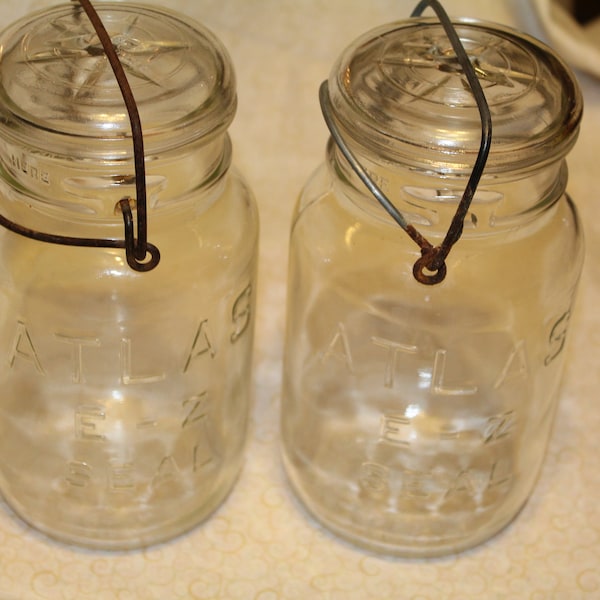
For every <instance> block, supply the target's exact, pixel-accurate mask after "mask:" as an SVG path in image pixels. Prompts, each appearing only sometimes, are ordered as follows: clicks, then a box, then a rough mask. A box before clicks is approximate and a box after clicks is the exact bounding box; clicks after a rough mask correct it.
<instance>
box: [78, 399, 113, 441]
mask: <svg viewBox="0 0 600 600" xmlns="http://www.w3.org/2000/svg"><path fill="white" fill-rule="evenodd" d="M105 420H106V412H105V411H104V407H102V406H78V407H77V409H76V410H75V437H76V438H77V439H78V440H89V441H102V440H104V439H106V436H105V435H103V434H102V433H99V428H100V427H101V425H102V423H104V421H105ZM100 431H101V429H100Z"/></svg>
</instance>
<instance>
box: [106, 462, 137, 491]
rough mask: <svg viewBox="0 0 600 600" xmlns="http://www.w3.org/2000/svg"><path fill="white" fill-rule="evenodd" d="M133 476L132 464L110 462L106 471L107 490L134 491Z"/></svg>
mask: <svg viewBox="0 0 600 600" xmlns="http://www.w3.org/2000/svg"><path fill="white" fill-rule="evenodd" d="M133 474H134V465H133V464H132V463H116V462H111V463H110V465H109V469H108V486H109V489H110V490H112V491H115V492H123V491H130V490H134V489H135V481H134V478H133Z"/></svg>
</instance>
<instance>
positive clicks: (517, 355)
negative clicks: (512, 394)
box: [494, 340, 528, 389]
mask: <svg viewBox="0 0 600 600" xmlns="http://www.w3.org/2000/svg"><path fill="white" fill-rule="evenodd" d="M527 374H528V371H527V356H526V353H525V342H524V341H523V340H520V341H518V342H517V343H516V344H515V347H514V348H513V349H512V352H511V353H510V354H509V356H508V359H507V361H506V364H505V365H504V367H503V368H502V371H501V372H500V375H499V376H498V379H497V380H496V383H495V384H494V388H495V389H499V388H501V387H502V386H503V385H504V383H505V382H506V381H507V380H509V379H513V378H515V377H527Z"/></svg>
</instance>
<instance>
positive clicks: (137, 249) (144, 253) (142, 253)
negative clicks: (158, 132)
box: [0, 0, 160, 271]
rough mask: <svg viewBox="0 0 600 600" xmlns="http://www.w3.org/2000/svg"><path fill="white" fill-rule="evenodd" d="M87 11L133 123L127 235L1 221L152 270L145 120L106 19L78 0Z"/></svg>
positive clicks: (155, 255)
mask: <svg viewBox="0 0 600 600" xmlns="http://www.w3.org/2000/svg"><path fill="white" fill-rule="evenodd" d="M75 1H76V2H78V3H79V4H80V5H81V7H82V8H83V10H84V11H85V13H86V15H87V17H88V19H89V20H90V22H91V24H92V26H93V27H94V30H95V31H96V34H97V36H98V38H99V40H100V43H101V44H102V48H103V49H104V52H105V54H106V56H107V59H108V61H109V63H110V66H111V68H112V70H113V73H114V75H115V78H116V80H117V83H118V85H119V89H120V90H121V95H122V96H123V101H124V102H125V106H126V108H127V112H128V115H129V121H130V124H131V134H132V140H133V153H134V164H135V187H136V198H135V199H132V198H129V197H127V198H123V199H121V200H120V201H119V203H118V206H119V208H120V209H121V212H122V214H123V225H124V232H125V239H123V240H118V239H96V238H84V237H70V236H63V235H56V234H52V233H46V232H41V231H36V230H33V229H30V228H28V227H25V226H23V225H20V224H18V223H14V222H13V221H11V220H9V219H7V218H6V217H4V216H2V215H0V225H2V226H4V227H6V228H7V229H9V230H10V231H13V232H14V233H18V234H19V235H23V236H25V237H28V238H31V239H34V240H38V241H41V242H48V243H51V244H63V245H66V246H81V247H92V248H123V249H125V254H126V257H127V264H128V265H129V266H130V267H131V268H132V269H134V270H135V271H150V270H152V269H154V267H156V265H158V263H159V261H160V252H159V250H158V248H157V247H156V246H154V245H153V244H149V243H148V237H147V236H148V234H147V231H148V222H147V219H148V217H147V210H146V205H147V203H146V170H145V162H144V137H143V133H142V127H141V121H140V117H139V113H138V109H137V103H136V101H135V98H134V96H133V92H132V91H131V87H130V86H129V82H128V80H127V76H126V75H125V71H124V69H123V66H122V65H121V61H120V60H119V57H118V56H117V52H116V50H115V47H114V45H113V43H112V41H111V39H110V35H109V34H108V32H107V31H106V28H105V27H104V25H103V23H102V20H101V19H100V17H99V15H98V13H97V12H96V10H95V9H94V7H93V6H92V4H91V3H90V1H89V0H75ZM132 205H133V206H134V207H135V210H136V214H137V223H136V225H137V237H136V231H135V230H136V226H135V225H134V219H133V213H132Z"/></svg>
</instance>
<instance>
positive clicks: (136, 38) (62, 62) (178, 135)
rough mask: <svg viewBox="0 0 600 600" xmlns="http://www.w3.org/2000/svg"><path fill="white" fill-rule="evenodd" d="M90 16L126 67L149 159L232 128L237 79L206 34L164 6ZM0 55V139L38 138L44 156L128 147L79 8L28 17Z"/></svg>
mask: <svg viewBox="0 0 600 600" xmlns="http://www.w3.org/2000/svg"><path fill="white" fill-rule="evenodd" d="M96 10H97V12H98V14H99V15H100V18H101V19H102V21H103V23H104V26H105V28H106V29H107V31H108V33H109V35H110V36H111V39H112V41H113V44H114V46H115V48H116V50H117V53H118V56H119V58H120V60H121V63H122V64H123V66H124V68H125V72H126V75H127V78H128V81H129V84H130V86H131V88H132V91H133V94H134V96H135V99H136V101H137V104H138V109H139V113H140V118H141V122H142V127H143V131H144V139H145V145H146V149H147V151H148V153H153V152H157V151H160V150H166V149H170V148H172V147H176V146H180V145H182V144H186V143H191V142H193V141H194V140H196V139H199V138H204V137H206V136H212V135H213V134H216V133H219V132H221V131H223V130H224V129H225V128H226V127H227V126H228V125H229V124H230V122H231V120H232V119H233V115H234V113H235V108H236V95H235V81H234V75H233V70H232V67H231V62H230V60H229V57H228V55H227V52H226V50H225V48H224V47H223V46H222V44H221V43H220V42H219V41H218V40H217V38H215V36H214V35H213V34H212V33H210V32H209V31H208V30H207V29H205V28H204V27H202V26H200V25H198V24H196V23H193V22H190V20H188V19H185V20H183V17H182V16H180V15H177V14H176V13H174V12H171V11H168V10H165V9H164V8H160V7H151V6H142V5H136V4H129V3H124V2H119V3H106V2H100V3H97V6H96ZM0 47H1V49H2V51H1V55H0V116H1V118H0V122H1V125H0V126H1V128H2V130H3V133H5V134H6V135H9V136H10V135H11V134H12V135H15V134H16V135H19V136H20V137H21V138H22V137H23V136H27V137H28V139H31V138H29V135H28V134H31V133H34V134H35V138H34V139H37V140H38V142H37V143H38V144H49V145H50V148H49V149H53V147H54V145H56V144H57V143H59V144H61V143H62V144H64V142H65V140H66V139H67V138H69V137H70V138H72V139H73V140H79V143H80V146H81V151H82V152H83V153H85V152H88V151H90V148H89V144H91V148H93V149H95V151H98V149H99V148H100V145H99V144H98V143H96V142H99V141H100V140H104V141H111V140H112V141H114V142H115V143H117V144H118V141H119V140H122V139H124V138H130V124H129V117H128V114H127V110H126V108H125V104H124V101H123V98H122V95H121V92H120V90H119V88H118V86H117V83H116V79H115V77H114V74H113V72H112V69H111V67H110V64H109V62H108V59H107V58H106V56H105V53H104V51H103V48H102V45H101V43H100V41H99V39H98V37H97V35H96V33H95V31H94V28H93V26H92V24H91V22H90V21H89V20H88V18H87V17H86V14H85V12H83V10H82V8H81V7H80V6H79V5H77V4H76V3H72V4H69V5H60V6H57V7H53V8H50V9H46V10H43V11H40V12H38V13H35V14H34V15H29V16H28V17H25V18H24V19H22V20H20V21H18V22H16V23H15V24H14V25H12V26H11V27H10V28H8V29H7V30H5V31H4V32H3V33H2V35H1V36H0ZM86 140H88V141H87V142H86ZM88 142H89V144H88ZM128 144H130V140H129V142H128ZM102 146H106V150H108V149H109V148H110V151H111V152H113V153H114V150H115V149H116V148H115V146H114V145H113V144H107V145H106V144H104V145H102ZM42 147H43V146H42Z"/></svg>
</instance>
